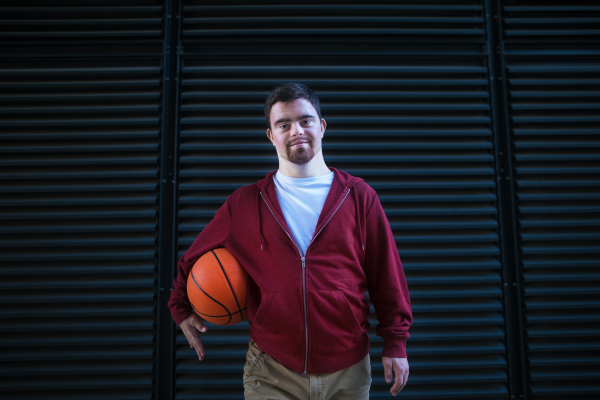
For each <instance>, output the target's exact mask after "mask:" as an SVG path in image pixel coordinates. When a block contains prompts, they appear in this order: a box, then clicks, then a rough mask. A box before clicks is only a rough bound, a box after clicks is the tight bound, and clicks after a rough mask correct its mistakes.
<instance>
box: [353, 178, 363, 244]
mask: <svg viewBox="0 0 600 400" xmlns="http://www.w3.org/2000/svg"><path fill="white" fill-rule="evenodd" d="M352 189H354V188H352ZM352 191H353V192H354V208H355V209H356V222H357V224H356V228H357V229H358V237H359V238H360V245H361V246H362V249H363V251H365V244H364V242H363V237H362V226H361V224H360V214H359V212H358V198H357V197H356V190H352Z"/></svg>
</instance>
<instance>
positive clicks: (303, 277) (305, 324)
mask: <svg viewBox="0 0 600 400" xmlns="http://www.w3.org/2000/svg"><path fill="white" fill-rule="evenodd" d="M259 193H260V197H262V199H263V201H264V202H265V204H266V205H267V208H268V209H269V211H271V214H272V215H273V218H275V220H276V221H277V223H278V224H279V226H280V227H281V229H283V231H284V232H285V234H286V235H287V236H288V237H289V238H290V240H291V241H292V243H294V246H296V250H297V251H298V255H299V256H300V259H301V260H302V302H303V305H304V331H305V334H304V337H305V351H304V373H306V369H307V366H308V319H307V315H306V314H307V312H306V254H308V248H309V247H310V245H311V244H312V242H314V240H315V239H316V238H317V236H319V233H321V231H322V230H323V229H324V228H325V226H326V225H327V224H328V223H329V221H330V220H331V218H333V216H334V215H335V213H336V212H337V210H338V209H339V208H340V206H341V205H342V203H343V202H344V200H346V197H348V193H350V189H348V191H347V192H346V195H345V196H344V198H343V199H342V201H340V204H338V206H337V208H336V209H335V210H334V211H333V213H332V214H331V216H330V217H329V219H328V220H327V222H325V224H323V226H322V227H321V229H319V232H317V234H316V235H314V236H313V238H312V239H311V241H310V242H309V243H308V246H306V253H304V257H303V256H302V253H301V252H300V248H299V247H298V245H297V244H296V242H295V241H294V239H293V238H292V237H291V236H290V234H289V233H288V231H287V230H286V229H285V228H284V227H283V225H281V222H279V219H277V217H276V216H275V213H274V212H273V210H271V207H270V206H269V203H267V200H265V197H264V196H263V194H262V190H261V191H259Z"/></svg>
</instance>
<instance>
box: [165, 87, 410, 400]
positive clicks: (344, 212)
mask: <svg viewBox="0 0 600 400" xmlns="http://www.w3.org/2000/svg"><path fill="white" fill-rule="evenodd" d="M265 116H266V118H267V125H268V129H267V137H268V138H269V140H271V142H272V143H273V146H275V149H276V150H277V156H278V158H279V170H278V171H273V172H271V173H269V174H267V176H266V177H265V178H264V179H262V180H260V181H259V182H258V183H256V184H253V185H248V186H244V187H242V188H240V189H238V190H236V191H235V192H234V193H233V194H232V195H231V196H229V197H228V198H227V201H226V202H225V204H224V205H223V206H222V207H221V208H220V209H219V210H218V211H217V213H216V214H215V217H214V219H213V220H212V221H211V222H210V223H209V224H208V225H207V226H206V228H204V230H203V231H202V232H201V233H200V235H199V236H198V238H197V239H196V240H195V241H194V243H193V244H192V246H191V247H190V248H189V250H188V251H187V252H186V253H185V254H184V255H183V256H182V257H181V258H180V260H179V263H178V276H177V279H176V280H175V282H174V289H173V291H172V293H171V299H170V301H169V307H170V308H171V314H172V316H173V319H174V320H175V322H176V323H177V324H179V326H180V327H181V329H182V331H183V333H184V334H185V336H186V338H187V339H188V341H189V344H190V347H192V348H194V349H195V350H196V352H197V354H198V358H199V359H200V360H202V359H203V358H204V347H203V346H202V343H201V341H200V339H199V332H206V326H205V325H204V324H203V323H202V322H200V320H199V318H198V317H197V316H196V315H195V314H194V313H193V312H192V309H191V307H190V304H189V301H188V299H187V295H186V282H187V277H188V275H189V271H190V269H191V268H192V266H193V265H194V263H195V262H196V260H197V259H198V258H199V257H200V256H201V255H203V254H205V253H206V252H208V251H210V250H212V249H215V248H218V247H225V248H227V249H228V250H229V251H230V252H231V253H232V254H233V255H234V256H235V257H236V258H237V259H238V261H239V262H240V263H241V264H242V265H243V266H244V268H245V269H246V271H247V272H248V277H249V283H248V299H247V300H248V301H247V307H248V321H249V324H250V338H251V340H250V346H249V350H248V353H247V357H246V366H245V367H244V391H245V396H246V399H265V398H277V399H314V398H319V399H348V400H356V399H367V398H368V396H369V389H370V385H371V367H370V363H369V336H368V329H369V322H368V320H367V317H368V316H369V306H368V304H367V303H366V302H365V299H364V294H365V290H366V289H368V291H369V295H370V299H371V302H372V303H373V305H374V307H375V310H376V313H377V317H378V320H379V324H378V326H377V328H376V333H377V335H378V336H381V337H382V338H383V343H384V344H383V353H382V356H383V365H384V369H385V371H384V374H385V379H386V382H388V383H391V382H392V381H394V383H393V386H392V388H391V389H390V392H391V393H392V394H393V395H394V396H395V395H396V394H398V392H400V390H402V388H403V387H404V385H405V384H406V380H407V379H408V362H407V359H406V338H408V336H409V334H408V328H409V327H410V325H411V323H412V314H411V309H410V298H409V295H408V288H407V285H406V279H405V276H404V271H403V269H402V264H401V262H400V257H399V256H398V251H397V248H396V244H395V241H394V237H393V235H392V231H391V228H390V225H389V223H388V220H387V218H386V216H385V214H384V212H383V209H382V207H381V203H380V202H379V199H378V197H377V194H376V193H375V191H374V190H373V189H372V188H371V187H370V186H369V185H368V184H366V183H365V182H364V181H363V180H362V179H360V178H357V177H353V176H351V175H349V174H347V173H345V172H343V171H338V170H337V169H335V168H328V167H327V165H326V164H325V161H324V159H323V151H322V148H321V141H322V139H323V135H324V133H325V128H326V127H327V124H326V122H325V120H324V119H323V118H321V110H320V104H319V99H318V98H317V97H316V96H315V94H314V92H313V91H312V90H311V89H310V88H308V87H306V86H305V85H303V84H297V83H288V84H285V85H282V86H280V87H278V88H276V89H275V90H274V91H273V92H271V94H270V95H269V97H268V98H267V101H266V104H265Z"/></svg>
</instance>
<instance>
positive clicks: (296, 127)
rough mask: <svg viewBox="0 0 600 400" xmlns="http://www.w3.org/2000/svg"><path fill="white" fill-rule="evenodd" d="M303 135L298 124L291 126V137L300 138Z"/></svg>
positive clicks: (302, 130)
mask: <svg viewBox="0 0 600 400" xmlns="http://www.w3.org/2000/svg"><path fill="white" fill-rule="evenodd" d="M303 134H304V129H302V126H300V124H299V123H298V122H296V123H294V124H292V136H302V135H303Z"/></svg>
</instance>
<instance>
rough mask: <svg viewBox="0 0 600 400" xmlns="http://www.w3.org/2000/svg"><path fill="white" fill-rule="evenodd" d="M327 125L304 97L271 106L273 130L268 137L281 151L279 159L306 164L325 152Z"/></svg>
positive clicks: (270, 130)
mask: <svg viewBox="0 0 600 400" xmlns="http://www.w3.org/2000/svg"><path fill="white" fill-rule="evenodd" d="M326 127H327V124H326V123H325V120H324V119H321V120H319V116H318V114H317V110H315V108H314V107H313V105H312V104H311V103H310V101H308V100H306V99H303V98H300V99H296V100H294V101H290V102H287V103H283V102H278V103H275V104H273V107H271V129H267V136H268V137H269V139H270V140H271V142H272V143H273V145H274V146H275V148H276V149H277V154H278V155H279V157H283V158H284V159H286V160H288V161H289V162H291V163H294V164H298V165H302V164H306V163H308V162H309V161H310V160H312V159H313V157H314V156H315V154H318V153H319V152H320V151H321V140H322V139H323V134H324V133H325V128H326Z"/></svg>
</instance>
